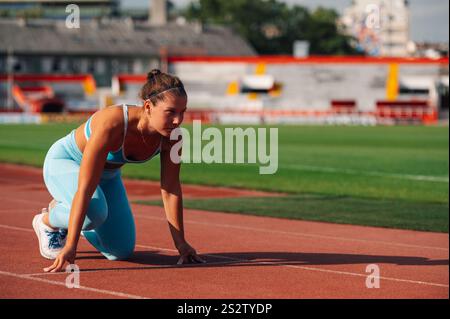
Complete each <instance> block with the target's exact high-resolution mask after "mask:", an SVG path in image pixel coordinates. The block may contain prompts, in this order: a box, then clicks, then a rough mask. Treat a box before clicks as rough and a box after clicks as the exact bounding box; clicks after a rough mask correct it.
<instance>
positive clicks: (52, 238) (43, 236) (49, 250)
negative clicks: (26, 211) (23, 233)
mask: <svg viewBox="0 0 450 319" xmlns="http://www.w3.org/2000/svg"><path fill="white" fill-rule="evenodd" d="M43 217H44V213H41V214H37V215H36V216H34V218H33V229H34V231H35V232H36V236H37V238H38V240H39V251H40V252H41V256H42V257H44V258H47V259H55V258H56V256H58V254H59V252H60V251H61V249H63V247H64V245H65V244H66V236H65V235H66V233H67V232H65V231H60V230H59V229H58V230H54V229H52V228H50V227H48V226H47V225H45V224H44V222H43V221H42V218H43Z"/></svg>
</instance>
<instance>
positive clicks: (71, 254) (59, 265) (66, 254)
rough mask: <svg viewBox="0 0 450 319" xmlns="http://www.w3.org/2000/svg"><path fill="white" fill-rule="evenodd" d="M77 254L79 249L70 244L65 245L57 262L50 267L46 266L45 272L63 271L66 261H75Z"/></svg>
mask: <svg viewBox="0 0 450 319" xmlns="http://www.w3.org/2000/svg"><path fill="white" fill-rule="evenodd" d="M76 254H77V249H76V248H72V247H70V246H65V247H64V248H63V249H62V250H61V251H60V253H59V254H58V256H57V257H56V259H55V262H54V263H53V265H51V266H50V267H47V268H44V271H45V272H58V271H61V270H62V269H63V267H64V265H65V263H66V261H67V262H68V263H69V264H74V263H75V256H76Z"/></svg>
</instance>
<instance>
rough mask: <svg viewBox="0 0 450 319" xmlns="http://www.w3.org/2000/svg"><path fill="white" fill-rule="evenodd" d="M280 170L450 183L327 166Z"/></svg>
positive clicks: (442, 179) (434, 178)
mask: <svg viewBox="0 0 450 319" xmlns="http://www.w3.org/2000/svg"><path fill="white" fill-rule="evenodd" d="M280 168H288V169H292V170H297V171H311V172H324V173H342V174H349V175H366V176H377V177H389V178H399V179H406V180H413V181H424V182H436V183H448V182H449V177H448V176H431V175H413V174H396V173H383V172H376V171H358V170H354V169H348V168H337V167H325V166H311V165H289V164H285V165H280Z"/></svg>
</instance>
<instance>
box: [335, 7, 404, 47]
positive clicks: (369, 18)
mask: <svg viewBox="0 0 450 319" xmlns="http://www.w3.org/2000/svg"><path fill="white" fill-rule="evenodd" d="M341 24H342V25H343V26H344V28H345V30H346V32H347V33H348V34H350V35H352V36H354V37H355V38H356V39H357V42H358V43H357V47H358V48H360V49H361V50H362V51H365V52H367V53H368V54H369V55H373V56H407V55H408V43H409V7H408V1H407V0H353V1H352V5H351V7H349V8H347V9H346V10H345V12H344V15H343V17H342V19H341Z"/></svg>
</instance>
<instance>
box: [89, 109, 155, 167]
mask: <svg viewBox="0 0 450 319" xmlns="http://www.w3.org/2000/svg"><path fill="white" fill-rule="evenodd" d="M94 115H95V114H93V115H92V116H91V117H89V119H88V120H87V122H86V125H85V126H84V135H85V136H86V141H87V140H89V137H90V136H91V120H92V117H93V116H94ZM123 118H124V130H123V142H122V146H121V147H120V148H119V149H118V150H117V151H115V152H109V153H108V156H107V158H106V162H107V163H110V164H126V163H145V162H147V161H149V160H151V159H152V158H153V157H155V156H156V155H158V154H159V153H160V152H161V143H160V144H159V147H158V149H157V150H156V151H155V153H153V155H151V156H150V157H149V158H147V159H145V160H143V161H133V160H130V159H128V158H126V156H125V151H124V144H125V136H126V135H127V128H128V106H127V105H126V104H123ZM161 142H162V138H161Z"/></svg>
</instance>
